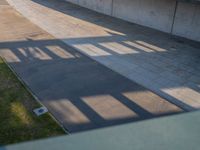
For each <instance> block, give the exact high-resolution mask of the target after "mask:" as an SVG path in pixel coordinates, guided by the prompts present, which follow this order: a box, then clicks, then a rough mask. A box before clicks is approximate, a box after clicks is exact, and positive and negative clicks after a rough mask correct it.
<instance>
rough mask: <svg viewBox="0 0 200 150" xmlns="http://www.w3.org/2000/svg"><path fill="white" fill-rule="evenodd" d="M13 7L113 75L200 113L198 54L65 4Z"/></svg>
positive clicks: (17, 2) (23, 0)
mask: <svg viewBox="0 0 200 150" xmlns="http://www.w3.org/2000/svg"><path fill="white" fill-rule="evenodd" d="M8 1H9V3H10V4H12V5H13V7H15V8H16V9H17V10H18V11H19V12H20V13H22V14H23V15H24V16H25V17H27V18H28V19H30V20H31V21H32V22H34V23H35V24H37V25H38V26H40V27H41V28H43V29H44V30H46V31H47V32H49V33H51V34H52V35H54V36H55V37H56V38H58V39H62V40H63V41H64V42H65V43H66V44H68V45H70V46H72V47H74V48H76V49H77V50H78V51H80V52H82V53H84V54H86V55H88V56H89V57H91V58H92V59H94V60H96V61H98V62H100V63H101V64H103V65H105V66H107V67H109V68H110V69H112V70H114V71H116V72H118V73H120V74H121V75H123V76H125V77H127V78H129V79H130V80H132V81H134V82H137V83H139V84H141V85H143V86H145V87H146V88H148V89H150V90H152V91H154V92H156V93H157V94H158V95H160V96H162V97H164V98H166V99H168V100H169V101H171V102H173V103H175V104H177V105H179V106H181V107H183V108H185V109H187V110H194V109H198V108H199V107H200V50H199V48H195V47H193V46H190V45H189V44H187V43H183V42H181V41H180V42H179V41H177V40H174V39H172V38H171V37H170V36H169V35H167V34H164V33H161V32H158V31H155V30H151V29H148V28H144V27H141V26H137V25H134V24H130V23H127V22H124V21H121V20H118V19H114V18H111V17H108V16H104V15H101V14H97V13H95V12H93V11H90V10H87V9H84V8H81V7H78V6H75V5H73V4H70V3H67V2H64V1H62V0H45V1H44V0H31V1H30V0H8ZM197 45H198V46H199V44H197Z"/></svg>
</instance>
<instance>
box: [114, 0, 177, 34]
mask: <svg viewBox="0 0 200 150" xmlns="http://www.w3.org/2000/svg"><path fill="white" fill-rule="evenodd" d="M174 9H175V0H114V3H113V16H114V17H117V18H121V19H124V20H128V21H130V22H133V23H137V24H140V25H143V26H148V27H151V28H154V29H158V30H160V31H164V32H167V33H170V31H171V26H172V20H173V16H174Z"/></svg>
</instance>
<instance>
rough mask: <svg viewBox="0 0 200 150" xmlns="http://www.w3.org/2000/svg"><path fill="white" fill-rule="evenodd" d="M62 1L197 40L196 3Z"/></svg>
mask: <svg viewBox="0 0 200 150" xmlns="http://www.w3.org/2000/svg"><path fill="white" fill-rule="evenodd" d="M66 1H68V2H72V3H74V4H78V5H80V6H83V7H86V8H89V9H91V10H94V11H97V12H100V13H103V14H106V15H110V16H113V17H116V18H120V19H123V20H126V21H129V22H132V23H136V24H139V25H143V26H147V27H151V28H154V29H157V30H160V31H163V32H167V33H171V34H174V35H178V36H181V37H185V38H188V39H192V40H195V41H200V5H198V4H196V3H195V4H192V3H185V2H178V3H176V0H66ZM176 6H177V7H176ZM176 8H177V9H176Z"/></svg>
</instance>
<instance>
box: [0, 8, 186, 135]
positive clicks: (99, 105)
mask: <svg viewBox="0 0 200 150" xmlns="http://www.w3.org/2000/svg"><path fill="white" fill-rule="evenodd" d="M0 20H1V22H0V32H1V35H0V41H1V42H0V56H2V57H4V58H5V60H6V61H7V63H8V64H9V65H10V66H11V67H12V69H13V70H14V71H15V72H16V73H17V75H18V76H19V78H21V79H22V80H23V81H24V83H25V84H26V85H27V86H28V88H29V89H30V90H31V91H32V92H33V94H34V95H35V96H36V97H37V98H38V99H39V100H40V101H41V102H42V103H43V104H44V105H45V106H46V107H47V108H48V109H49V111H50V112H51V113H52V114H53V115H54V117H55V118H56V119H57V120H58V121H59V122H60V123H61V124H62V125H63V126H64V127H65V128H66V129H67V130H69V132H70V133H71V132H72V133H73V132H78V131H85V130H89V129H95V128H101V127H106V126H113V125H118V124H123V123H127V122H132V121H138V120H143V119H150V118H154V117H161V116H164V115H170V114H175V113H180V112H183V110H182V109H181V108H179V107H178V106H176V105H174V104H172V103H170V102H168V101H167V100H165V99H163V98H162V97H160V96H158V95H156V94H154V93H153V92H151V91H149V90H148V89H146V88H144V87H142V86H140V85H138V84H137V83H134V82H132V81H131V80H129V79H127V78H125V77H123V76H122V75H120V74H118V73H116V72H114V71H112V70H111V69H109V68H107V67H105V66H103V65H101V64H99V63H98V62H96V61H94V60H92V59H90V58H89V57H87V56H85V55H84V54H82V53H80V52H78V51H77V50H75V49H73V48H71V47H68V46H67V45H66V44H65V43H63V42H62V41H60V40H58V39H56V38H54V37H52V36H51V35H49V34H48V33H47V32H45V31H43V30H42V29H40V28H39V27H37V26H36V25H34V24H32V23H31V22H29V21H28V20H27V19H25V18H24V17H22V16H21V15H20V14H19V13H17V12H16V11H15V10H13V9H12V8H11V7H1V8H0Z"/></svg>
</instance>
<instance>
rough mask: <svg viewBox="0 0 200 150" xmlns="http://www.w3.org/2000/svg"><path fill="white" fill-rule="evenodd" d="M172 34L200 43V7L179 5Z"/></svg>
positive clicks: (196, 5)
mask: <svg viewBox="0 0 200 150" xmlns="http://www.w3.org/2000/svg"><path fill="white" fill-rule="evenodd" d="M172 34H174V35H177V36H181V37H185V38H188V39H192V40H195V41H200V5H198V4H191V3H184V2H179V3H178V7H177V13H176V16H175V22H174V27H173V31H172Z"/></svg>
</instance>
